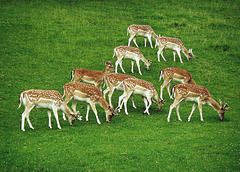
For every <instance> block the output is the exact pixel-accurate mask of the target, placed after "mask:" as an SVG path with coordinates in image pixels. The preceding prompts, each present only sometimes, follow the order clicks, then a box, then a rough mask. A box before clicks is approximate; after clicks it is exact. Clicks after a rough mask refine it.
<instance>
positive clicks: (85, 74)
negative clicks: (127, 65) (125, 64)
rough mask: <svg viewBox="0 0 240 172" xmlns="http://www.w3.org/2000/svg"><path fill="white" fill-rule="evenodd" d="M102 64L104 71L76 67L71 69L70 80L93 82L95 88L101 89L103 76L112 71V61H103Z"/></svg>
mask: <svg viewBox="0 0 240 172" xmlns="http://www.w3.org/2000/svg"><path fill="white" fill-rule="evenodd" d="M103 64H104V65H105V66H106V68H105V70H104V71H96V70H89V69H84V68H78V69H74V70H72V79H71V81H75V82H80V81H84V82H87V83H91V84H94V85H95V86H96V87H97V88H99V89H100V90H101V91H102V82H103V80H104V77H105V76H106V75H107V74H108V73H110V72H114V68H113V65H112V62H105V61H103Z"/></svg>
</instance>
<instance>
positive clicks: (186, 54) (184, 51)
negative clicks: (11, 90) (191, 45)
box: [181, 46, 189, 57]
mask: <svg viewBox="0 0 240 172" xmlns="http://www.w3.org/2000/svg"><path fill="white" fill-rule="evenodd" d="M181 49H182V52H183V54H184V55H185V56H186V57H189V55H188V54H189V52H188V50H187V49H186V48H185V47H184V46H182V47H181Z"/></svg>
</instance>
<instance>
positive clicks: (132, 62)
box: [131, 61, 134, 73]
mask: <svg viewBox="0 0 240 172" xmlns="http://www.w3.org/2000/svg"><path fill="white" fill-rule="evenodd" d="M131 64H132V68H131V72H132V73H134V71H133V66H134V61H131Z"/></svg>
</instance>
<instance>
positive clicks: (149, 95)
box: [118, 78, 165, 115]
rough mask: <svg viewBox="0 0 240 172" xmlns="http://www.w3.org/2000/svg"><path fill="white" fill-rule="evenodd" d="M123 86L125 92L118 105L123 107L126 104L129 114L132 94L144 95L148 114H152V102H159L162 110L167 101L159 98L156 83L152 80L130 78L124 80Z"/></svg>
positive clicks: (126, 112)
mask: <svg viewBox="0 0 240 172" xmlns="http://www.w3.org/2000/svg"><path fill="white" fill-rule="evenodd" d="M123 87H124V93H123V94H122V95H121V96H120V97H119V101H118V106H119V107H120V109H121V108H122V105H123V104H124V107H125V114H127V115H128V111H127V101H128V99H129V97H130V96H131V95H132V94H138V95H141V96H142V98H143V101H144V103H145V107H146V110H145V111H144V113H147V114H148V115H150V113H149V108H150V106H151V104H152V102H153V103H155V104H157V105H158V107H159V109H160V110H161V108H162V106H163V104H164V103H165V100H162V99H161V98H159V96H158V94H157V91H156V89H155V87H154V85H153V84H152V83H150V82H147V81H144V80H141V79H136V78H128V79H125V80H123ZM153 99H155V100H156V101H154V100H153ZM120 109H119V110H120Z"/></svg>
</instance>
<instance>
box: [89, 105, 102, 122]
mask: <svg viewBox="0 0 240 172" xmlns="http://www.w3.org/2000/svg"><path fill="white" fill-rule="evenodd" d="M90 105H91V107H92V110H93V112H94V114H95V116H96V119H97V123H98V124H101V122H100V120H99V118H98V114H97V109H96V106H95V103H93V102H91V101H90Z"/></svg>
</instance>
